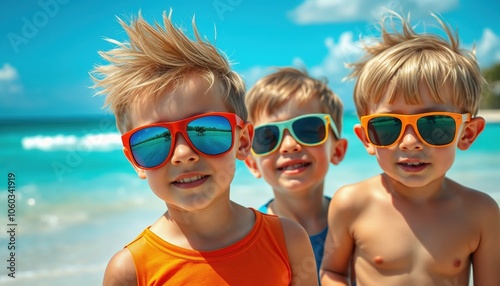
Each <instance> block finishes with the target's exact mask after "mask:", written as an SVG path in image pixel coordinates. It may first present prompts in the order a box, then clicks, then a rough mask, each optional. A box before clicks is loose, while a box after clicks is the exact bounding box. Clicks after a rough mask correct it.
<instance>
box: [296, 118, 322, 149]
mask: <svg viewBox="0 0 500 286" xmlns="http://www.w3.org/2000/svg"><path fill="white" fill-rule="evenodd" d="M292 128H293V132H294V133H295V136H297V137H298V138H296V139H298V140H299V141H301V142H302V143H305V144H317V143H319V142H321V141H323V140H324V139H325V136H326V128H325V122H324V121H323V120H322V119H321V118H318V117H305V118H301V119H299V120H297V121H295V122H293V124H292Z"/></svg>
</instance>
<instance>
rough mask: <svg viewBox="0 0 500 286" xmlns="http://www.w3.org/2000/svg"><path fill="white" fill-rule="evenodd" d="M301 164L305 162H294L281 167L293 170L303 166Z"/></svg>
mask: <svg viewBox="0 0 500 286" xmlns="http://www.w3.org/2000/svg"><path fill="white" fill-rule="evenodd" d="M303 166H305V164H303V163H300V164H294V165H290V166H286V167H283V170H295V169H298V168H300V167H303Z"/></svg>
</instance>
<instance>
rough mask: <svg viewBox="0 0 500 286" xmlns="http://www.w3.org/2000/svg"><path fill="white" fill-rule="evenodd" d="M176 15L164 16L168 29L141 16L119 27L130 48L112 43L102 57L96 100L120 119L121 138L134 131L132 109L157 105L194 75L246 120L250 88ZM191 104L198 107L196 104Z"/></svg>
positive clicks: (96, 70)
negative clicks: (188, 33) (173, 17)
mask: <svg viewBox="0 0 500 286" xmlns="http://www.w3.org/2000/svg"><path fill="white" fill-rule="evenodd" d="M171 15H172V10H170V13H169V14H168V16H167V14H166V12H165V11H164V12H163V27H161V25H160V24H159V23H157V22H156V21H155V22H154V25H150V24H148V23H147V22H146V21H145V20H144V19H143V18H142V15H141V13H140V12H139V15H138V17H137V18H136V19H131V21H130V24H128V25H127V24H126V23H125V22H124V21H123V20H121V19H120V18H118V22H119V23H120V25H121V26H122V27H123V28H124V30H125V31H126V33H127V35H128V37H129V42H119V41H116V40H113V39H107V41H109V42H111V43H112V44H114V45H116V48H114V49H112V50H109V51H107V52H102V51H100V52H99V54H100V55H101V57H102V58H103V59H104V60H106V61H108V62H109V64H108V65H100V66H97V67H95V68H94V70H93V71H92V72H91V73H90V76H91V78H92V79H93V81H94V86H93V87H94V88H101V90H100V91H98V92H97V93H96V95H99V94H104V95H106V100H105V103H104V106H105V107H106V106H108V107H109V108H110V109H111V111H112V112H113V113H114V114H115V117H116V124H117V127H118V129H119V130H120V132H121V133H125V132H126V131H128V130H130V129H132V122H131V117H130V116H131V115H130V106H131V105H132V104H134V103H136V102H138V101H139V100H141V101H143V100H145V99H146V100H149V99H148V97H151V99H153V100H154V99H155V97H156V96H158V95H160V94H161V93H162V92H164V91H165V90H167V89H175V88H177V87H179V86H180V85H182V84H183V82H184V80H185V79H186V78H187V77H189V76H193V75H199V76H201V77H202V78H204V79H205V80H206V81H207V82H208V83H209V84H210V87H211V88H212V87H214V85H215V87H216V88H218V90H217V91H218V92H220V93H221V96H222V97H223V98H222V100H225V102H226V104H227V106H228V108H229V110H230V111H231V112H234V113H236V114H238V115H239V116H240V117H241V118H242V119H243V120H245V121H246V120H247V117H248V114H247V110H246V107H245V102H244V100H245V99H244V97H245V90H246V89H245V83H244V82H243V80H242V79H241V77H240V76H239V75H238V74H237V73H235V72H234V71H232V70H231V68H230V63H229V61H228V60H227V59H226V57H225V56H224V55H223V54H222V52H220V51H218V50H217V49H216V48H215V46H213V45H212V44H210V43H209V42H208V41H204V40H202V39H201V37H200V35H199V33H198V30H197V28H196V24H195V19H194V17H193V20H192V26H193V32H194V36H195V39H194V40H191V39H190V38H189V37H188V36H186V35H185V34H184V33H183V31H182V30H181V28H177V27H174V25H173V24H172V22H171ZM191 104H196V103H195V102H193V103H191Z"/></svg>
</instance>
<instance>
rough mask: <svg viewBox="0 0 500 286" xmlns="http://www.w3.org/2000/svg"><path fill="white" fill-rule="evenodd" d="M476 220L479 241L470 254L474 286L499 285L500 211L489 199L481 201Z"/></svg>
mask: <svg viewBox="0 0 500 286" xmlns="http://www.w3.org/2000/svg"><path fill="white" fill-rule="evenodd" d="M478 205H479V206H480V209H481V210H480V212H479V215H478V217H477V218H475V219H476V221H477V222H478V224H480V228H481V230H480V233H481V237H480V241H479V245H478V247H477V249H476V251H475V252H474V253H473V254H472V266H473V271H474V275H473V276H474V285H480V286H481V285H500V271H498V265H500V243H499V241H500V210H499V208H498V204H497V203H496V202H495V201H494V200H493V199H491V198H489V197H488V198H487V199H486V200H485V201H481V202H480V204H478Z"/></svg>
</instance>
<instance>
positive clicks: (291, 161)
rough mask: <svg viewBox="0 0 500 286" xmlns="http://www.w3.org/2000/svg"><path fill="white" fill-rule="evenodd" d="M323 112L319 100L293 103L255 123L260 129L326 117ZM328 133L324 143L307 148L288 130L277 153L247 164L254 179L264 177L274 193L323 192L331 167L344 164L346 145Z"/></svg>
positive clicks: (260, 157)
mask: <svg viewBox="0 0 500 286" xmlns="http://www.w3.org/2000/svg"><path fill="white" fill-rule="evenodd" d="M321 110H322V109H321V104H320V102H319V100H312V101H309V102H308V103H307V104H301V105H299V104H297V103H296V101H295V100H290V101H289V102H288V103H286V104H285V105H284V106H282V107H281V108H280V109H278V110H276V111H273V112H272V114H258V118H257V120H256V121H255V122H252V123H253V124H254V126H255V127H258V126H259V125H262V124H267V123H273V122H280V121H285V120H289V119H292V118H295V117H297V116H301V115H305V114H311V113H323V112H322V111H321ZM329 128H330V127H329ZM328 133H329V135H328V138H327V140H326V142H325V143H323V144H321V145H318V146H304V145H301V144H300V143H299V142H297V141H296V139H294V137H293V136H292V135H291V134H290V132H289V130H286V129H285V130H284V134H283V139H282V141H281V143H279V145H278V147H277V149H276V151H274V152H272V153H270V154H267V155H264V156H253V155H252V156H249V157H248V158H247V159H246V160H245V163H246V165H247V167H248V168H249V170H250V172H251V173H252V174H253V175H254V176H256V177H257V178H259V177H261V176H262V177H263V178H264V179H265V180H266V182H267V183H268V184H269V185H271V187H272V188H273V190H274V191H275V192H283V193H285V194H290V193H304V192H309V191H310V190H312V189H321V191H322V190H323V181H324V177H325V176H326V173H327V171H328V168H329V166H330V163H334V164H338V163H339V162H340V161H341V160H342V158H343V156H344V153H345V149H346V145H347V143H346V141H345V140H344V139H340V140H336V139H335V137H334V135H333V134H332V133H333V132H332V130H331V129H330V130H329V132H328Z"/></svg>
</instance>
